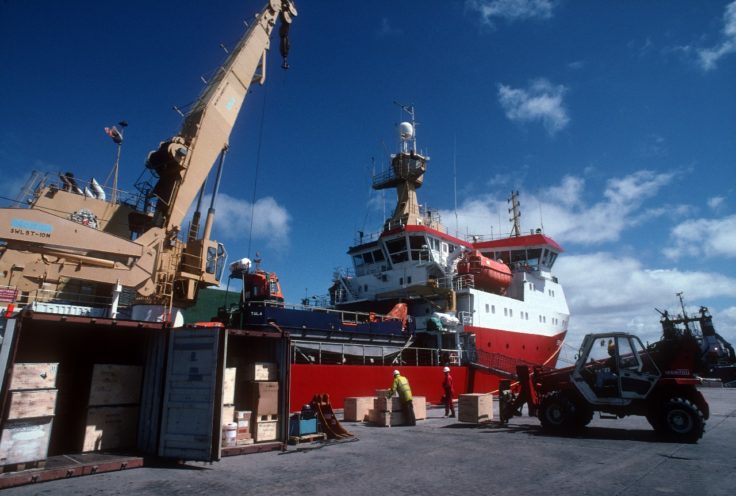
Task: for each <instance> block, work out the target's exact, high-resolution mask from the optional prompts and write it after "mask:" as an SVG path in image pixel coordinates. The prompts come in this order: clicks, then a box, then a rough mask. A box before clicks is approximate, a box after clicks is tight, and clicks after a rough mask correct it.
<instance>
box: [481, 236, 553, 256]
mask: <svg viewBox="0 0 736 496" xmlns="http://www.w3.org/2000/svg"><path fill="white" fill-rule="evenodd" d="M542 245H547V246H551V247H552V248H554V249H556V250H559V251H561V252H562V251H564V250H563V249H562V247H561V246H560V245H558V244H557V242H556V241H555V240H553V239H552V238H549V237H547V236H545V235H544V234H527V235H525V236H515V237H512V238H503V239H494V240H492V241H481V242H480V243H475V245H474V246H475V248H476V249H479V250H482V249H484V248H513V247H517V246H518V247H529V246H542Z"/></svg>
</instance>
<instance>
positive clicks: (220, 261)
mask: <svg viewBox="0 0 736 496" xmlns="http://www.w3.org/2000/svg"><path fill="white" fill-rule="evenodd" d="M226 262H227V252H226V251H225V246H224V245H223V244H222V243H217V242H216V241H215V242H213V243H212V246H208V247H207V256H206V260H205V274H204V278H203V279H204V280H205V282H210V281H211V280H212V279H214V281H212V282H216V283H218V284H219V282H220V280H221V279H222V271H223V270H224V269H225V264H226Z"/></svg>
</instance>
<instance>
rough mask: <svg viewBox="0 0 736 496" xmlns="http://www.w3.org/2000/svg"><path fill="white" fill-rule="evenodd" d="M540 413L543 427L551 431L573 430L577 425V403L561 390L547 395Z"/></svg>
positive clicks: (540, 406)
mask: <svg viewBox="0 0 736 496" xmlns="http://www.w3.org/2000/svg"><path fill="white" fill-rule="evenodd" d="M538 415H539V420H540V421H541V422H542V427H543V428H545V429H547V430H549V431H571V430H574V429H575V428H576V427H577V422H576V419H575V404H574V403H573V402H572V401H570V399H569V398H568V397H567V396H566V395H565V394H564V393H561V392H554V393H550V394H548V395H546V396H545V397H544V399H542V402H541V404H540V405H539V414H538Z"/></svg>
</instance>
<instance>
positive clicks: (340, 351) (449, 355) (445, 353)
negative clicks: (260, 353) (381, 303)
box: [291, 339, 468, 366]
mask: <svg viewBox="0 0 736 496" xmlns="http://www.w3.org/2000/svg"><path fill="white" fill-rule="evenodd" d="M291 344H292V352H291V361H292V363H295V364H315V365H397V366H399V365H402V366H418V365H421V366H442V365H459V364H461V363H466V362H467V355H468V352H467V351H462V352H458V350H456V349H442V348H439V349H438V348H415V347H411V346H405V345H403V344H397V345H394V346H388V345H382V346H381V345H370V344H361V343H342V342H335V343H331V342H323V341H306V340H296V339H295V340H292V342H291ZM459 353H460V354H459Z"/></svg>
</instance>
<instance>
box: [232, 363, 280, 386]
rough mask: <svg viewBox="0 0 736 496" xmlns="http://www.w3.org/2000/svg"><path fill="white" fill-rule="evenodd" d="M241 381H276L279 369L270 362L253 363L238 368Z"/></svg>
mask: <svg viewBox="0 0 736 496" xmlns="http://www.w3.org/2000/svg"><path fill="white" fill-rule="evenodd" d="M240 370H242V373H243V380H246V381H277V380H278V378H279V369H278V367H277V366H276V364H275V363H272V362H254V363H249V364H248V365H245V366H242V367H240Z"/></svg>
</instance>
